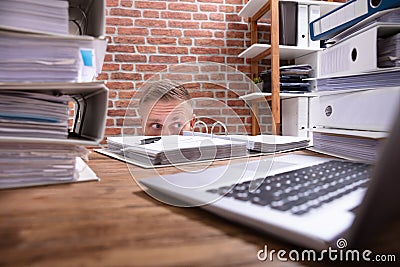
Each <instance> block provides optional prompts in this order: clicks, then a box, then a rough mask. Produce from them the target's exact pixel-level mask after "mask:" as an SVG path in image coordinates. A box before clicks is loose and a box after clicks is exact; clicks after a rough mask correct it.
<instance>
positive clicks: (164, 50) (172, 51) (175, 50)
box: [158, 46, 188, 55]
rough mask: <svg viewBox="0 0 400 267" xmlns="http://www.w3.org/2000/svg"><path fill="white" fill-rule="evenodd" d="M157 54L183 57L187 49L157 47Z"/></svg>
mask: <svg viewBox="0 0 400 267" xmlns="http://www.w3.org/2000/svg"><path fill="white" fill-rule="evenodd" d="M158 53H160V54H181V55H185V54H187V53H188V48H187V47H176V46H160V47H158Z"/></svg>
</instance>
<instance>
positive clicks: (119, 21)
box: [106, 17, 133, 26]
mask: <svg viewBox="0 0 400 267" xmlns="http://www.w3.org/2000/svg"><path fill="white" fill-rule="evenodd" d="M106 25H119V26H121V25H122V26H132V25H133V22H132V19H128V18H110V17H108V18H106Z"/></svg>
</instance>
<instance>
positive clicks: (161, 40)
mask: <svg viewBox="0 0 400 267" xmlns="http://www.w3.org/2000/svg"><path fill="white" fill-rule="evenodd" d="M147 43H149V44H155V45H159V44H176V38H169V37H163V38H152V37H148V38H147Z"/></svg>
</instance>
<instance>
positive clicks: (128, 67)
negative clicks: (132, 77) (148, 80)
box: [121, 64, 133, 70]
mask: <svg viewBox="0 0 400 267" xmlns="http://www.w3.org/2000/svg"><path fill="white" fill-rule="evenodd" d="M121 69H122V70H133V64H122V65H121Z"/></svg>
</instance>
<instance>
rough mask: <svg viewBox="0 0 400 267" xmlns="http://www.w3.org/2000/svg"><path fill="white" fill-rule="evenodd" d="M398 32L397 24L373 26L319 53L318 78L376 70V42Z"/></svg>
mask: <svg viewBox="0 0 400 267" xmlns="http://www.w3.org/2000/svg"><path fill="white" fill-rule="evenodd" d="M399 32H400V25H399V24H393V25H387V24H383V25H382V24H375V25H371V26H369V27H367V28H366V29H364V30H363V31H361V32H359V33H358V34H356V35H354V36H352V37H351V38H347V39H344V40H343V41H341V42H339V43H337V44H335V45H333V46H331V47H328V48H327V49H325V50H323V51H321V52H320V53H321V60H320V61H319V63H320V66H319V68H318V69H319V74H320V76H329V75H340V74H353V73H360V72H366V71H375V70H378V69H379V68H378V40H379V39H380V38H385V37H388V36H391V35H394V34H396V33H399Z"/></svg>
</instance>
